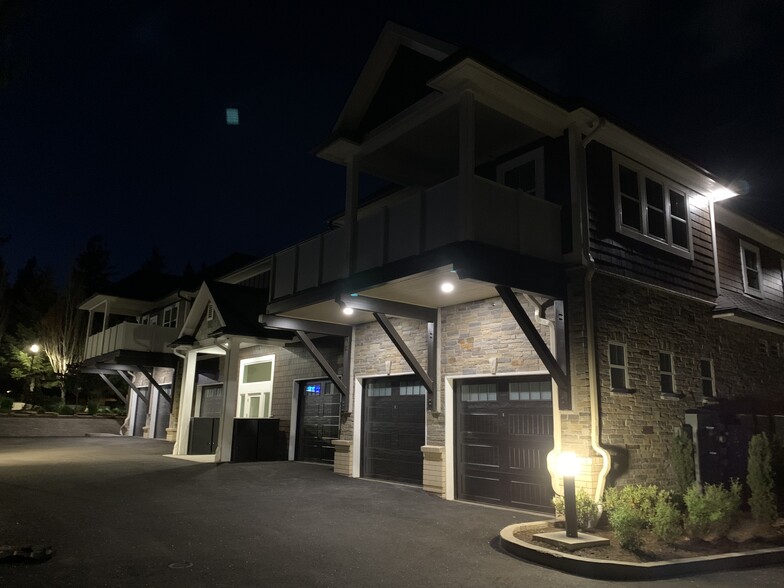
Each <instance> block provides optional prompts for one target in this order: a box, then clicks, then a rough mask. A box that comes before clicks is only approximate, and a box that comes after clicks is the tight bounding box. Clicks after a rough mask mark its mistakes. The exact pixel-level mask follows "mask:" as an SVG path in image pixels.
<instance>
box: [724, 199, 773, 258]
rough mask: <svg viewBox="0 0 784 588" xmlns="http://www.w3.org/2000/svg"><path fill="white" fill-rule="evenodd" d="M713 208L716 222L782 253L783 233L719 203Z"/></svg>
mask: <svg viewBox="0 0 784 588" xmlns="http://www.w3.org/2000/svg"><path fill="white" fill-rule="evenodd" d="M714 210H715V211H716V223H718V224H720V225H722V226H725V227H727V228H729V229H732V230H733V231H735V232H737V233H740V234H741V235H743V236H744V237H748V238H749V239H751V240H752V241H756V242H757V243H759V244H761V245H764V246H765V247H769V248H770V249H773V250H774V251H777V252H778V253H780V254H782V255H784V235H782V234H781V233H779V232H778V231H775V230H773V229H770V228H768V227H764V226H762V225H760V224H758V223H755V222H754V221H753V220H751V219H749V218H746V217H745V216H743V215H740V214H738V213H737V212H734V211H732V210H729V209H728V208H725V207H724V206H722V205H721V204H720V203H719V204H717V205H716V206H715V208H714Z"/></svg>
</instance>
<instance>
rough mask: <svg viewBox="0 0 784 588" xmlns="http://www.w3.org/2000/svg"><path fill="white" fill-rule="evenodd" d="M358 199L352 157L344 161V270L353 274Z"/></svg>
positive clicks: (356, 168)
mask: <svg viewBox="0 0 784 588" xmlns="http://www.w3.org/2000/svg"><path fill="white" fill-rule="evenodd" d="M358 199H359V170H358V167H357V160H356V158H355V157H354V156H352V157H349V159H348V161H346V211H345V225H344V226H345V227H346V269H347V270H348V275H351V274H352V273H354V267H355V264H356V261H355V260H356V257H357V256H356V251H357V206H358V204H357V202H358Z"/></svg>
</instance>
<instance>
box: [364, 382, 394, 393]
mask: <svg viewBox="0 0 784 588" xmlns="http://www.w3.org/2000/svg"><path fill="white" fill-rule="evenodd" d="M367 395H368V396H392V384H391V383H389V382H370V383H369V384H368V392H367Z"/></svg>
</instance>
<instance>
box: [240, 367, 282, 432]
mask: <svg viewBox="0 0 784 588" xmlns="http://www.w3.org/2000/svg"><path fill="white" fill-rule="evenodd" d="M257 363H270V364H272V365H271V366H270V379H269V381H268V382H251V383H243V381H242V380H243V376H244V374H245V368H246V367H247V366H249V365H254V364H257ZM274 382H275V356H274V355H263V356H261V357H250V358H248V359H242V360H240V374H239V383H238V387H237V415H236V416H237V418H244V415H243V414H242V413H243V412H247V411H244V408H245V406H247V404H246V402H248V403H249V402H250V398H251V397H252V396H259V402H260V403H261V407H262V415H261V416H260V417H258V418H269V417H270V416H272V393H273V384H274ZM243 396H244V397H245V401H246V402H242V400H243ZM265 407H266V409H265Z"/></svg>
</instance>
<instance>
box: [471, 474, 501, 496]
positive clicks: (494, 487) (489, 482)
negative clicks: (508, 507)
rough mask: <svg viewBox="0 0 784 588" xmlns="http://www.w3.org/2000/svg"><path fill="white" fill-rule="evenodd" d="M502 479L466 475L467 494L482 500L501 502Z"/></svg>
mask: <svg viewBox="0 0 784 588" xmlns="http://www.w3.org/2000/svg"><path fill="white" fill-rule="evenodd" d="M500 488H501V480H500V479H499V478H493V477H482V476H466V478H465V496H463V498H469V499H473V500H480V501H482V502H500V500H501V496H500Z"/></svg>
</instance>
